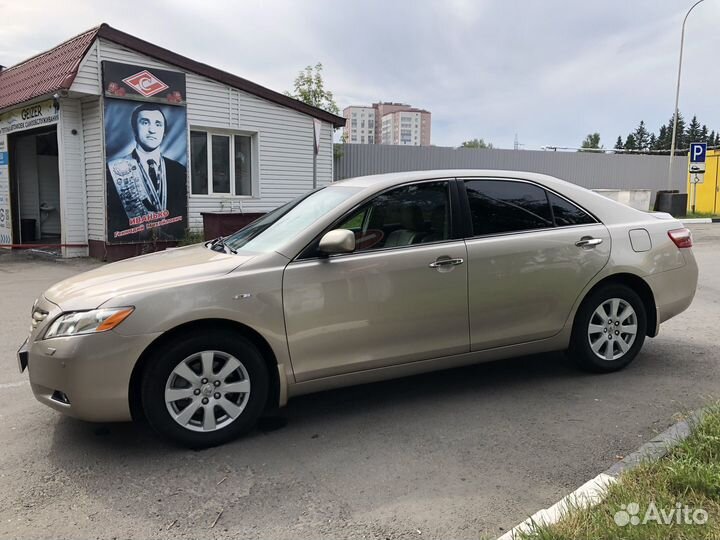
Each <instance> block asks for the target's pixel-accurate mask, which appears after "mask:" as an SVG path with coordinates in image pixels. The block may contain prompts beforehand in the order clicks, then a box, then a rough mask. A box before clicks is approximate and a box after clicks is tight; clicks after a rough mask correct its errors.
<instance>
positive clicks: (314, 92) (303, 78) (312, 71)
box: [285, 62, 340, 114]
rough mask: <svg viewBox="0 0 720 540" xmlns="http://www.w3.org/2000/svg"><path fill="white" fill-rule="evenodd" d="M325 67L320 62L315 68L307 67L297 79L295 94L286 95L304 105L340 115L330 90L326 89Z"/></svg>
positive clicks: (286, 93)
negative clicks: (323, 72)
mask: <svg viewBox="0 0 720 540" xmlns="http://www.w3.org/2000/svg"><path fill="white" fill-rule="evenodd" d="M322 70H323V65H322V64H321V63H320V62H318V63H317V64H315V67H313V66H307V67H306V68H305V69H304V70H302V71H300V72H299V73H298V76H297V77H295V83H294V85H293V87H294V91H293V92H285V95H287V96H290V97H292V98H295V99H297V100H299V101H302V102H303V103H307V104H308V105H312V106H313V107H317V108H319V109H323V110H325V111H328V112H331V113H333V114H339V113H340V109H339V108H338V106H337V103H335V98H334V97H333V93H332V92H331V91H330V90H326V89H325V81H324V80H323V75H322Z"/></svg>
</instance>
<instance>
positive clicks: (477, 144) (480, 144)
mask: <svg viewBox="0 0 720 540" xmlns="http://www.w3.org/2000/svg"><path fill="white" fill-rule="evenodd" d="M492 147H493V145H492V143H486V142H485V140H484V139H470V140H469V141H463V143H462V144H461V145H460V148H488V149H492Z"/></svg>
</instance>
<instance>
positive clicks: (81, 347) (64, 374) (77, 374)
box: [27, 331, 159, 422]
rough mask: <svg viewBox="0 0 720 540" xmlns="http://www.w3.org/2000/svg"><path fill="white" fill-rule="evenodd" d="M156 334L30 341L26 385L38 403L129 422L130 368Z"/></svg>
mask: <svg viewBox="0 0 720 540" xmlns="http://www.w3.org/2000/svg"><path fill="white" fill-rule="evenodd" d="M158 335H159V334H144V335H139V336H121V335H119V334H117V333H115V332H113V331H109V332H103V333H100V334H90V335H84V336H72V337H64V338H54V339H49V340H44V341H35V342H32V341H30V342H28V344H27V361H28V369H29V372H30V385H31V387H32V391H33V393H34V394H35V397H36V398H37V400H38V401H40V402H41V403H43V404H45V405H47V406H49V407H52V408H53V409H55V410H57V411H60V412H62V413H64V414H67V415H69V416H73V417H75V418H79V419H81V420H88V421H93V422H118V421H127V420H131V415H130V404H129V399H128V392H129V387H130V376H131V374H132V370H133V367H134V366H135V363H136V362H137V360H138V358H139V357H140V355H141V354H142V352H143V351H144V350H145V349H146V348H147V346H148V345H150V343H151V342H152V341H153V340H154V339H155V338H156V337H157V336H158Z"/></svg>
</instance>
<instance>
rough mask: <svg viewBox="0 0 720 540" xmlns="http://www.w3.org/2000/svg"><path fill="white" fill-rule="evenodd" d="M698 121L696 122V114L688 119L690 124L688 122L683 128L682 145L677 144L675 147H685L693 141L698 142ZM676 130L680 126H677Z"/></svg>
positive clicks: (699, 128) (699, 129)
mask: <svg viewBox="0 0 720 540" xmlns="http://www.w3.org/2000/svg"><path fill="white" fill-rule="evenodd" d="M701 129H702V128H701V127H700V122H698V119H697V116H693V117H692V120H690V124H688V127H687V129H686V130H685V140H684V143H685V144H683V145H682V146H680V145H677V148H685V147H686V146H687V145H689V144H690V143H694V142H700V140H701V138H700V131H701ZM678 131H680V127H679V126H678Z"/></svg>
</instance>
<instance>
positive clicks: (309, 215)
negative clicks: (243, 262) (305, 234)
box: [224, 186, 362, 253]
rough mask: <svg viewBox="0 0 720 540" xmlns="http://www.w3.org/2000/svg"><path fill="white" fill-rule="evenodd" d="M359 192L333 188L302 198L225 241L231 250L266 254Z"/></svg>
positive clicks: (350, 189)
mask: <svg viewBox="0 0 720 540" xmlns="http://www.w3.org/2000/svg"><path fill="white" fill-rule="evenodd" d="M361 189H362V188H351V187H344V186H333V187H329V188H320V189H318V190H315V191H312V192H310V193H309V194H305V195H303V196H301V197H298V198H297V199H294V200H292V201H290V202H289V203H287V204H285V205H283V206H281V207H280V208H278V209H276V210H273V211H272V212H270V213H269V214H267V215H265V216H263V217H261V218H260V219H258V220H256V221H253V222H252V223H251V224H250V225H248V226H247V227H245V228H244V229H241V230H239V231H238V232H236V233H234V234H231V235H230V236H228V237H227V238H225V240H224V243H225V245H226V246H227V247H229V248H230V249H231V250H234V251H239V250H245V251H254V252H261V253H268V252H270V251H276V250H277V249H278V248H279V247H280V246H281V245H282V244H284V243H286V242H287V241H288V240H291V239H292V238H294V237H295V236H296V235H298V234H299V233H301V232H302V231H304V230H305V229H307V228H308V227H309V226H310V225H312V224H313V223H315V222H316V221H317V220H318V219H320V218H321V217H323V216H324V215H325V214H327V213H328V212H329V211H331V210H332V209H334V208H335V207H336V206H337V205H338V204H340V203H342V202H344V201H346V200H347V199H349V198H350V197H352V196H353V195H355V194H356V193H357V192H358V191H360V190H361Z"/></svg>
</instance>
